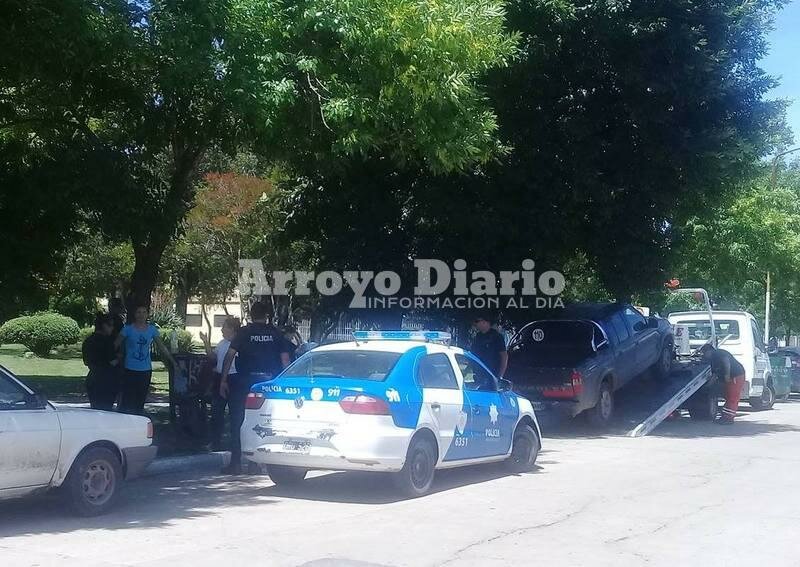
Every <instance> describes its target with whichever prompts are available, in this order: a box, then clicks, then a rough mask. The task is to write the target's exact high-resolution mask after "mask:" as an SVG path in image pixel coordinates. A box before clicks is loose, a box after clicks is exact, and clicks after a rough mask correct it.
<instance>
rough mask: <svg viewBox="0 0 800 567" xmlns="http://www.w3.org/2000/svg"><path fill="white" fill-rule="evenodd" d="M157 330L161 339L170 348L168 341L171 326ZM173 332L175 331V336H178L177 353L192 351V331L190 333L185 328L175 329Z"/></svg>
mask: <svg viewBox="0 0 800 567" xmlns="http://www.w3.org/2000/svg"><path fill="white" fill-rule="evenodd" d="M158 332H159V333H160V334H161V340H162V341H164V344H165V345H167V348H170V346H169V342H170V333H172V328H170V327H162V328H160V329H158ZM175 332H176V333H177V338H178V352H179V353H185V352H192V350H193V348H192V347H193V345H194V342H193V338H192V333H190V332H189V331H187V330H186V329H175ZM156 354H157V353H156ZM159 358H160V356H159Z"/></svg>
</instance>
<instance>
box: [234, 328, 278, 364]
mask: <svg viewBox="0 0 800 567" xmlns="http://www.w3.org/2000/svg"><path fill="white" fill-rule="evenodd" d="M230 348H232V349H233V350H235V351H236V353H237V357H236V369H237V370H238V372H239V374H271V375H272V376H275V375H276V374H278V373H279V372H280V371H281V370H283V364H282V363H281V353H284V352H285V353H288V352H289V347H288V345H287V344H286V339H285V338H284V336H283V334H282V333H281V332H280V331H278V329H276V328H275V327H274V326H273V325H268V324H266V323H250V324H249V325H246V326H244V327H242V328H241V329H239V332H238V333H236V337H235V338H234V339H233V341H231V346H230Z"/></svg>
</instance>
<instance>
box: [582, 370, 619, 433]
mask: <svg viewBox="0 0 800 567" xmlns="http://www.w3.org/2000/svg"><path fill="white" fill-rule="evenodd" d="M586 414H587V418H588V419H589V423H590V424H591V425H592V426H593V427H605V426H607V425H608V424H609V423H610V422H611V418H612V417H613V416H614V393H613V391H612V390H611V384H609V383H608V381H604V382H603V383H602V384H600V395H599V396H598V397H597V404H596V405H595V406H594V407H593V408H592V409H590V410H588V411H587V412H586Z"/></svg>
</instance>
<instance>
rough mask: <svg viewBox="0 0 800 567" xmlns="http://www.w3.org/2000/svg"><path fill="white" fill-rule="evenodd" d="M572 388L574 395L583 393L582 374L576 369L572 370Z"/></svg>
mask: <svg viewBox="0 0 800 567" xmlns="http://www.w3.org/2000/svg"><path fill="white" fill-rule="evenodd" d="M572 389H573V391H574V392H575V395H576V396H580V395H581V394H582V393H583V376H582V375H581V373H580V372H578V371H577V370H573V371H572Z"/></svg>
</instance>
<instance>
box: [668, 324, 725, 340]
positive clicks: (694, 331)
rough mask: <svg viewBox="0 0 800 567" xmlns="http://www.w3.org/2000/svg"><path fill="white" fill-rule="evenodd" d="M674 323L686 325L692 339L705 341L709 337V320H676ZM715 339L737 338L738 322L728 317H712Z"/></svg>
mask: <svg viewBox="0 0 800 567" xmlns="http://www.w3.org/2000/svg"><path fill="white" fill-rule="evenodd" d="M675 324H676V325H686V326H687V327H688V328H689V339H690V340H693V341H707V340H708V339H710V338H711V323H710V322H709V321H704V320H701V321H676V322H675ZM714 327H715V329H716V332H717V339H719V340H722V339H725V338H727V339H728V340H729V341H736V340H739V323H738V322H737V321H732V320H729V319H714Z"/></svg>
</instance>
